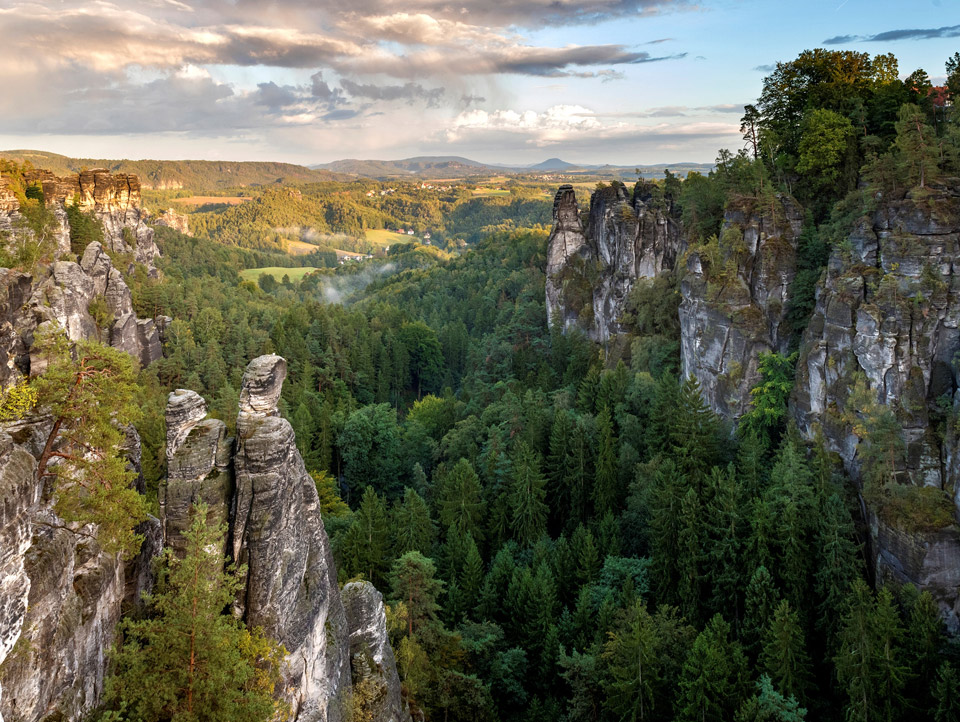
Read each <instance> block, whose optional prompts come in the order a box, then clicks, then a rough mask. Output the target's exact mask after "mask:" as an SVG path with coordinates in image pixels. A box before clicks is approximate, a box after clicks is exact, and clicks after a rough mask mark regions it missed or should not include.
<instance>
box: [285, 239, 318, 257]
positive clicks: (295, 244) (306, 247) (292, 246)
mask: <svg viewBox="0 0 960 722" xmlns="http://www.w3.org/2000/svg"><path fill="white" fill-rule="evenodd" d="M285 244H286V248H285V250H286V252H287V253H289V254H290V255H291V256H306V255H307V254H308V253H313V252H314V251H319V250H321V249H320V247H319V246H315V245H313V244H312V243H307V242H306V241H294V240H287V241H285Z"/></svg>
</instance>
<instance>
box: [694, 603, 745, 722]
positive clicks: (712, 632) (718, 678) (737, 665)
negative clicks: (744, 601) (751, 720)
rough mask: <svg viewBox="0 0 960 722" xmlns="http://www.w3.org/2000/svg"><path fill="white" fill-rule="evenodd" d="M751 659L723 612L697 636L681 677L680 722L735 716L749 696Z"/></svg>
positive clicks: (705, 721) (719, 720)
mask: <svg viewBox="0 0 960 722" xmlns="http://www.w3.org/2000/svg"><path fill="white" fill-rule="evenodd" d="M746 685H747V661H746V658H745V657H744V656H743V651H742V650H741V648H740V645H739V644H738V643H736V642H732V641H731V640H730V625H729V624H727V623H726V622H725V621H724V619H723V617H721V616H720V615H719V614H717V615H715V616H714V617H713V619H711V620H710V622H709V623H708V624H707V626H706V627H705V628H704V630H703V631H702V632H701V633H700V634H699V635H698V636H697V638H696V640H695V641H694V643H693V648H692V649H691V650H690V654H689V655H688V656H687V660H686V662H685V663H684V665H683V671H682V673H681V676H680V699H679V713H678V715H677V717H676V719H677V720H678V722H724V721H725V720H730V719H733V716H734V715H735V714H736V712H737V710H738V709H739V708H740V704H741V702H742V700H743V698H744V697H745V696H746V692H747V689H746Z"/></svg>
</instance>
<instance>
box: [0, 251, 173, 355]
mask: <svg viewBox="0 0 960 722" xmlns="http://www.w3.org/2000/svg"><path fill="white" fill-rule="evenodd" d="M47 273H48V274H49V275H47V276H46V277H44V278H42V280H41V279H39V278H38V279H37V280H35V281H33V284H34V286H33V291H32V295H31V297H30V299H29V301H28V302H27V306H28V309H29V312H28V313H27V314H20V315H19V316H18V319H19V324H18V325H17V326H16V327H15V328H13V330H15V331H16V333H15V334H14V335H15V336H17V337H19V338H20V339H21V341H22V343H23V344H26V341H25V340H24V339H26V338H30V339H31V340H32V336H33V333H34V332H35V330H36V328H37V327H39V326H40V325H41V324H43V323H50V324H54V325H56V326H59V327H60V328H62V329H64V331H65V332H66V334H67V337H68V338H69V339H70V340H71V341H79V340H80V339H98V340H100V341H102V342H104V343H109V344H110V345H111V346H113V347H114V348H118V349H120V350H121V351H126V352H127V353H128V354H130V355H131V356H133V357H134V358H135V359H137V361H139V362H140V364H141V365H147V364H149V363H152V362H153V361H156V360H157V359H159V358H160V357H161V355H162V352H161V345H160V337H159V334H158V333H156V327H155V325H154V323H153V321H151V320H149V319H146V320H138V319H137V317H136V314H135V313H134V310H133V296H132V294H131V293H130V289H129V287H128V286H127V284H126V283H125V282H124V280H123V276H122V275H121V274H120V272H119V271H118V270H117V269H116V268H114V267H113V264H112V262H111V261H110V257H109V256H108V255H107V254H106V252H105V251H104V249H103V247H102V246H101V245H100V244H99V243H91V244H90V245H89V246H87V249H86V251H84V254H83V258H82V259H81V261H80V263H79V264H77V263H74V262H72V261H57V262H55V263H54V264H52V265H51V266H50V268H49V269H48V271H47ZM11 280H12V279H11ZM95 301H96V302H101V301H102V303H103V304H104V309H105V312H106V317H103V316H100V315H99V314H98V317H97V318H96V319H95V318H94V315H92V314H91V304H93V303H94V302H95ZM0 310H2V309H0ZM98 321H99V323H100V325H99V326H98ZM19 348H20V347H19V345H17V346H16V347H15V350H17V351H19ZM12 350H14V349H12ZM11 355H12V354H8V356H7V364H8V366H9V365H10V364H12V363H14V361H13V360H11ZM38 363H39V360H38V359H34V360H33V365H32V366H31V368H30V372H31V373H34V374H36V373H38V372H40V371H41V370H42V364H41V365H38Z"/></svg>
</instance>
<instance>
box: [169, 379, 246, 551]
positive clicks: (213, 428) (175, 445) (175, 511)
mask: <svg viewBox="0 0 960 722" xmlns="http://www.w3.org/2000/svg"><path fill="white" fill-rule="evenodd" d="M206 416H207V404H206V402H205V401H204V400H203V398H201V397H200V395H199V394H197V393H195V392H193V391H187V390H185V389H177V390H176V391H173V392H171V393H170V396H169V398H168V400H167V411H166V417H167V418H166V420H167V478H166V480H165V481H164V482H163V483H162V484H161V487H160V515H161V519H162V521H163V531H164V537H165V538H166V543H167V545H168V546H169V547H171V548H172V549H173V550H174V553H176V554H177V555H178V556H181V557H182V556H183V555H184V554H185V553H186V544H185V542H184V539H183V533H184V532H185V531H186V530H187V529H189V528H190V524H191V523H192V519H191V518H190V507H191V506H193V504H194V503H196V502H198V501H203V502H204V503H206V504H207V506H208V507H209V511H208V513H207V521H208V522H209V523H211V524H216V525H219V524H226V523H227V520H228V512H229V508H230V499H231V497H232V495H233V477H232V474H231V466H230V460H231V459H230V455H231V451H232V448H233V439H228V438H227V427H226V424H224V423H223V422H222V421H219V420H217V419H208V418H206Z"/></svg>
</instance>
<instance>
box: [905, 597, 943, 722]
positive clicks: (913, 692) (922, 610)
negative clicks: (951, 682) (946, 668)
mask: <svg viewBox="0 0 960 722" xmlns="http://www.w3.org/2000/svg"><path fill="white" fill-rule="evenodd" d="M903 591H904V596H908V597H909V599H908V601H907V604H906V606H907V609H908V612H909V616H908V622H907V632H906V637H905V640H904V642H905V643H904V647H905V650H904V651H905V652H906V661H907V664H908V665H909V667H910V675H909V683H908V686H907V697H908V699H909V700H910V705H911V707H912V708H913V709H916V710H929V709H932V708H933V707H934V706H935V701H934V697H933V694H934V680H935V679H936V676H937V668H938V667H939V665H940V662H941V658H942V655H943V647H944V644H945V642H946V630H945V629H944V625H943V621H942V620H941V619H940V610H939V609H938V608H937V603H936V602H935V601H934V599H933V597H932V596H931V595H930V592H928V591H926V590H924V591H923V592H920V593H917V591H916V589H915V588H914V587H913V586H912V585H907V587H905V588H904V590H903Z"/></svg>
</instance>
